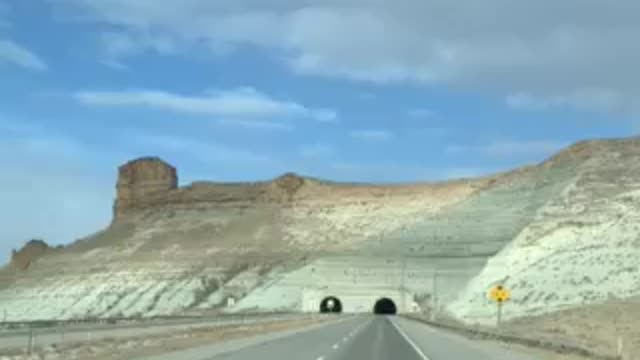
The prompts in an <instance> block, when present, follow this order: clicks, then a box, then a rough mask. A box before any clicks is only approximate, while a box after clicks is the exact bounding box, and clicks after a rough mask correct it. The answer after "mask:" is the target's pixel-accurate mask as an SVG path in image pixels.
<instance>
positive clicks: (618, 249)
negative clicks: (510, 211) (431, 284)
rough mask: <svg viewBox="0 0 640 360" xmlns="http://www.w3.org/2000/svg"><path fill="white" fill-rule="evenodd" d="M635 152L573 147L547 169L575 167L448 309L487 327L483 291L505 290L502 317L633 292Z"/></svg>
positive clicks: (622, 145) (619, 146)
mask: <svg viewBox="0 0 640 360" xmlns="http://www.w3.org/2000/svg"><path fill="white" fill-rule="evenodd" d="M639 161H640V147H639V144H638V140H637V139H628V140H616V141H614V140H608V141H594V142H588V143H581V144H578V145H576V146H574V147H572V148H570V149H569V150H567V151H565V152H564V153H562V154H560V155H558V156H556V157H554V158H552V159H550V160H549V161H547V162H546V163H545V164H543V166H544V167H546V168H571V167H573V168H575V176H573V178H572V179H571V181H570V182H569V183H566V184H565V186H564V189H563V190H562V191H561V192H560V193H559V194H557V195H556V196H554V197H552V198H551V199H549V200H548V201H546V202H545V203H544V204H543V206H541V207H540V208H539V209H537V211H536V212H535V216H534V217H533V219H532V220H531V222H530V223H529V224H528V225H527V226H525V227H524V228H523V229H522V230H521V231H520V232H519V233H518V234H517V236H516V237H515V239H514V240H513V241H512V242H511V243H509V244H508V245H507V246H506V247H505V248H504V249H502V250H501V251H500V252H499V253H498V254H497V255H496V256H494V257H492V258H491V259H489V261H488V263H487V266H486V267H485V268H484V269H483V270H482V272H481V273H480V274H479V275H477V276H476V277H475V278H474V279H473V280H472V281H471V282H470V283H469V284H468V286H467V287H466V288H465V290H464V291H463V292H462V293H461V294H460V296H459V297H458V298H457V299H456V301H454V302H452V303H451V304H450V305H449V306H448V308H447V309H448V311H449V312H450V314H452V315H454V316H455V317H458V318H460V319H462V320H464V321H466V322H477V323H493V322H494V321H495V316H496V311H497V307H496V306H495V304H493V303H491V302H490V301H489V300H488V299H487V297H486V293H487V290H488V289H489V288H491V287H492V286H495V285H498V284H502V285H504V286H505V287H506V288H507V289H509V290H510V292H511V301H509V302H508V303H507V304H506V305H505V306H504V317H505V318H506V319H510V318H515V317H521V316H527V315H538V314H542V313H547V312H551V311H555V310H559V309H564V308H568V307H574V306H577V305H582V304H593V303H599V302H603V301H605V300H611V299H615V298H617V299H623V298H628V297H631V296H634V295H638V294H640V169H639V168H638V166H637V164H638V163H639Z"/></svg>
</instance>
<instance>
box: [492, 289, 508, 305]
mask: <svg viewBox="0 0 640 360" xmlns="http://www.w3.org/2000/svg"><path fill="white" fill-rule="evenodd" d="M489 299H491V300H493V301H495V302H497V303H499V304H501V303H503V302H505V301H507V300H509V291H508V290H507V289H505V288H504V287H503V286H502V285H498V286H494V287H493V288H491V290H489Z"/></svg>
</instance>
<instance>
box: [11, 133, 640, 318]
mask: <svg viewBox="0 0 640 360" xmlns="http://www.w3.org/2000/svg"><path fill="white" fill-rule="evenodd" d="M638 160H640V140H638V139H635V138H633V139H623V140H601V141H589V142H582V143H579V144H576V145H574V146H572V147H570V148H569V149H567V150H565V151H562V152H560V153H559V154H557V155H555V156H553V157H551V158H550V159H549V160H547V161H545V162H543V163H541V164H537V165H532V166H528V167H523V168H520V169H516V170H514V171H511V172H507V173H501V174H495V175H493V176H488V177H483V178H477V179H465V180H456V181H450V182H437V183H416V184H403V185H376V184H343V183H334V182H330V181H325V180H320V179H314V178H309V177H304V176H300V175H296V174H291V173H289V174H284V175H282V176H280V177H278V178H275V179H271V180H263V181H258V182H253V183H217V182H196V183H193V184H190V185H188V186H184V187H178V186H177V184H178V181H177V171H176V169H175V168H174V167H172V166H171V165H169V164H167V163H165V162H163V161H162V160H161V159H157V158H141V159H137V160H134V161H132V162H129V163H127V164H125V165H123V166H122V167H120V168H119V170H118V171H119V172H118V174H119V177H118V183H117V185H116V195H117V196H116V201H115V204H114V221H113V222H112V224H111V225H110V226H109V227H108V228H107V229H105V230H103V231H100V232H98V233H96V234H93V235H91V236H88V237H86V238H84V239H81V240H79V241H77V242H75V243H73V244H70V245H69V246H67V247H65V249H63V250H60V251H56V252H49V251H45V252H43V254H42V256H40V257H37V258H34V260H33V261H30V262H29V266H28V267H21V269H22V270H20V271H18V273H17V275H15V276H14V273H13V272H11V273H7V272H6V271H5V274H4V275H3V276H4V277H3V278H4V279H8V280H6V281H5V282H4V285H3V286H4V288H3V289H0V305H1V306H4V307H6V308H7V309H8V316H9V317H10V318H11V319H30V318H52V317H53V318H73V317H86V316H114V315H153V314H169V313H175V312H182V311H187V310H189V311H191V310H194V309H221V308H223V307H224V305H225V304H226V299H227V298H229V297H233V298H234V299H236V300H239V301H238V302H237V304H238V305H237V306H236V307H235V310H242V309H248V308H254V309H255V308H257V309H290V310H295V309H297V310H302V309H307V308H308V306H307V305H308V304H305V301H306V300H304V299H307V298H309V296H307V295H308V294H309V293H310V291H311V292H313V293H314V294H316V293H317V294H322V291H328V290H326V289H336V291H338V290H339V291H344V292H345V293H348V294H351V295H350V296H351V298H354V299H355V298H357V296H355V295H353V294H354V293H355V292H356V291H365V292H366V291H367V289H376V290H375V291H376V292H380V291H383V290H380V289H394V290H393V291H394V293H397V292H398V288H400V287H401V288H402V291H401V293H402V294H405V293H407V294H409V296H410V297H411V298H412V299H416V300H417V299H424V298H428V297H429V296H432V295H436V296H438V297H439V298H440V300H441V302H440V305H450V306H448V307H447V309H448V311H449V312H450V313H451V314H453V315H454V316H456V317H459V318H461V319H463V320H466V321H490V320H491V319H492V318H493V316H494V315H495V314H494V313H493V311H495V307H494V306H492V304H491V303H490V302H489V301H488V300H487V299H486V296H485V295H486V294H485V292H486V289H487V288H488V287H489V286H492V285H493V284H496V283H503V284H505V285H506V286H508V287H509V288H511V289H512V296H513V301H512V302H511V304H510V305H509V309H505V311H506V315H505V316H507V317H517V316H523V315H530V314H537V313H541V312H545V311H550V310H553V309H559V308H563V307H566V306H575V305H576V304H582V303H590V302H598V301H602V299H604V298H606V297H607V296H608V293H610V292H613V293H615V294H617V295H618V296H632V295H633V294H637V293H638V292H640V286H639V285H638V283H639V281H638V279H639V278H638V276H639V272H638V263H637V259H638V258H639V257H638V255H640V254H639V253H638V251H639V250H638V249H639V245H638V241H637V239H636V237H637V235H638V231H637V229H636V227H635V223H637V221H636V218H635V216H636V215H635V214H637V210H638V209H637V206H636V205H637V201H636V197H637V193H638V192H640V172H638V171H637V170H636V164H637V163H638ZM398 259H400V260H398ZM485 263H486V266H485ZM394 264H396V265H394ZM400 264H403V265H400ZM394 271H395V272H394ZM436 272H437V273H439V274H440V275H438V276H439V278H438V279H440V280H439V281H440V282H439V283H437V284H436V283H435V280H434V282H433V283H432V279H433V278H434V275H433V274H434V273H436ZM400 275H402V277H398V276H400ZM397 279H400V280H397ZM398 281H399V282H398ZM435 288H437V289H438V291H439V293H437V294H432V292H433V289H435ZM322 289H325V290H322ZM371 291H373V290H371ZM389 291H391V290H389ZM352 295H353V296H352ZM313 296H316V295H313ZM318 296H320V295H318ZM402 296H405V295H402ZM424 304H425V305H424V306H429V302H425V303H424ZM351 308H357V307H356V306H351ZM365 308H366V306H365Z"/></svg>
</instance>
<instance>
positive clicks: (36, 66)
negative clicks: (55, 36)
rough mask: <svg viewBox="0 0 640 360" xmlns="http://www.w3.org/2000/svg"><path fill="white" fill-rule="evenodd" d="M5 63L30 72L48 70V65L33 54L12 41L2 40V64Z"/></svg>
mask: <svg viewBox="0 0 640 360" xmlns="http://www.w3.org/2000/svg"><path fill="white" fill-rule="evenodd" d="M3 62H4V63H8V64H12V65H17V66H20V67H23V68H25V69H28V70H36V71H44V70H47V64H46V63H45V62H44V61H43V60H42V59H40V58H39V57H38V56H37V55H36V54H34V53H33V52H31V51H29V50H27V49H26V48H24V47H22V46H20V45H18V44H16V43H15V42H13V41H11V40H2V39H0V64H2V63H3Z"/></svg>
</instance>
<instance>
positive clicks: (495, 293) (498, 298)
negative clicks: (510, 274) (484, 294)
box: [489, 285, 509, 328]
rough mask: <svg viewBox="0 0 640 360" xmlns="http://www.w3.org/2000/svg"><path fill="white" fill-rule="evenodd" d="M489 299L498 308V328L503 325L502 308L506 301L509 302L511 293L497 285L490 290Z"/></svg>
mask: <svg viewBox="0 0 640 360" xmlns="http://www.w3.org/2000/svg"><path fill="white" fill-rule="evenodd" d="M489 299H490V300H492V301H493V302H495V303H496V305H497V306H498V309H497V312H496V327H498V328H499V327H500V325H501V323H502V307H503V305H504V303H505V301H507V300H509V291H508V290H507V289H505V288H504V286H502V285H497V286H494V287H493V288H491V290H489Z"/></svg>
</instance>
